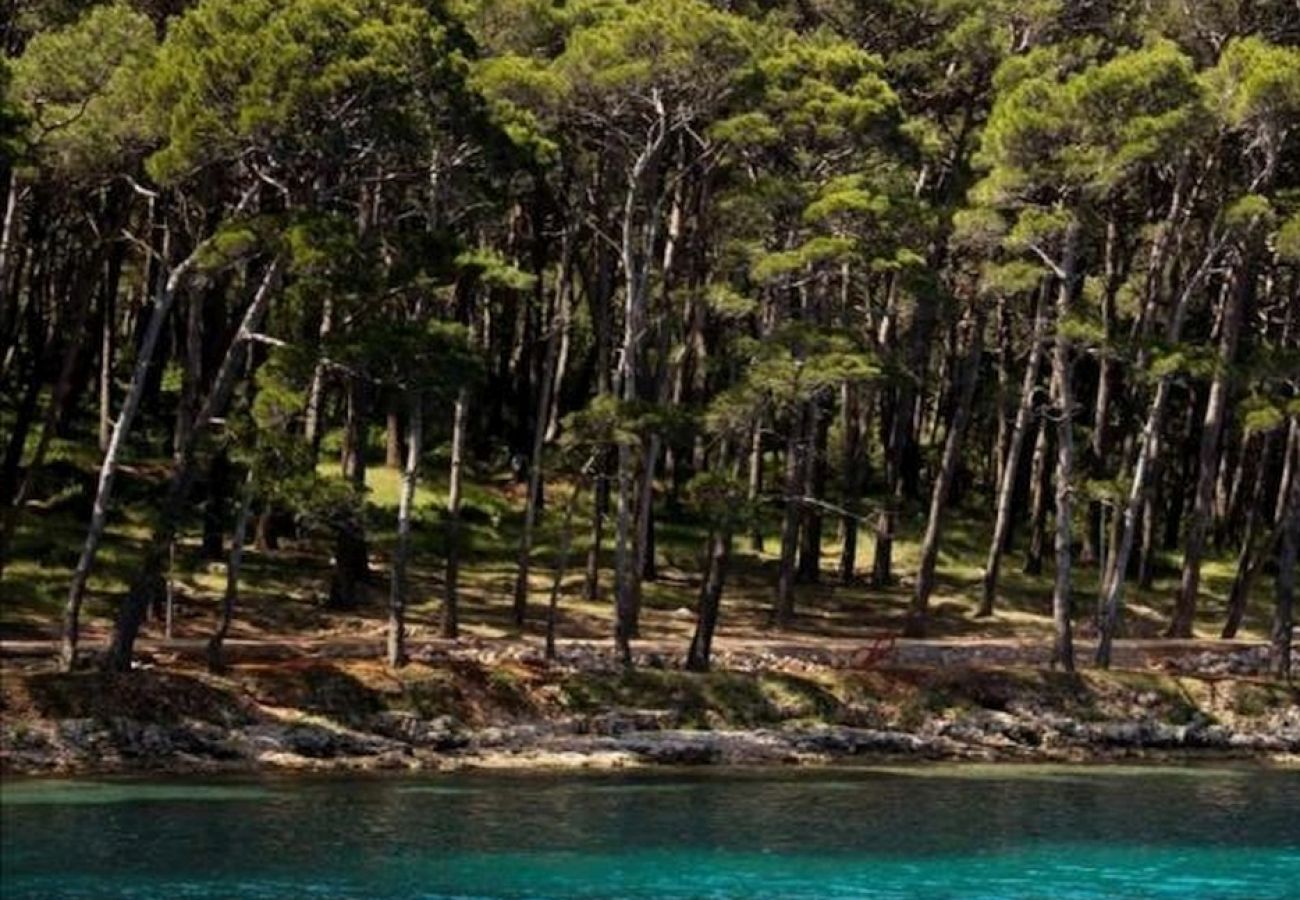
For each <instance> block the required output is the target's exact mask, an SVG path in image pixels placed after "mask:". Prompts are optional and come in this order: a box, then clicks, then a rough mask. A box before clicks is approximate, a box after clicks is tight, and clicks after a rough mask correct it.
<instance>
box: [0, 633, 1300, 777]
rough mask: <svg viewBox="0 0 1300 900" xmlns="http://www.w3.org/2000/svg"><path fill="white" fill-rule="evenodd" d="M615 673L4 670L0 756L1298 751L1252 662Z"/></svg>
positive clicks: (347, 763)
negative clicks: (1246, 668)
mask: <svg viewBox="0 0 1300 900" xmlns="http://www.w3.org/2000/svg"><path fill="white" fill-rule="evenodd" d="M643 662H644V663H645V665H644V666H642V667H640V668H638V669H637V670H635V671H631V672H623V671H621V670H619V669H618V668H617V667H615V666H613V665H612V664H611V661H610V660H608V659H607V658H606V657H603V656H601V655H600V654H593V653H590V652H584V653H582V654H578V655H575V656H572V657H570V658H568V659H566V660H564V661H563V664H561V665H557V666H551V667H547V666H546V665H545V664H544V663H543V662H542V661H541V660H540V659H538V658H536V657H535V655H533V654H532V653H531V652H529V651H527V650H521V651H519V652H516V653H513V654H512V653H505V654H503V653H500V652H495V651H494V652H491V653H485V652H482V651H474V650H465V651H461V652H437V653H429V654H425V656H424V658H423V659H421V660H420V661H417V662H415V663H413V664H411V665H410V666H407V667H406V668H404V669H403V670H401V671H400V672H398V673H394V672H392V671H390V670H388V669H387V668H385V667H384V666H383V665H382V664H380V663H378V662H376V661H373V660H364V659H352V660H322V659H304V660H296V661H273V662H262V663H244V664H240V665H237V666H234V667H232V668H231V669H230V670H229V671H228V672H227V673H225V674H223V675H220V676H214V675H210V674H208V673H207V672H204V671H202V670H201V669H199V668H197V667H195V666H193V665H190V664H187V663H185V662H184V661H183V660H181V661H174V662H171V663H169V664H167V665H166V666H163V665H155V666H152V667H147V668H145V669H142V670H140V671H136V672H133V673H131V674H128V675H109V674H103V673H99V672H89V671H88V672H78V673H73V674H63V673H59V672H56V671H54V670H53V669H52V668H51V667H50V666H49V664H48V663H28V664H25V665H19V664H17V663H14V662H12V661H11V662H9V663H6V665H5V667H4V668H3V669H0V677H2V679H3V689H2V690H0V703H2V704H3V706H2V707H0V714H2V716H3V719H2V722H0V772H3V773H6V774H19V773H25V774H36V773H49V774H71V773H103V772H156V771H212V770H253V769H307V770H318V769H383V768H395V769H401V768H454V767H460V766H517V767H542V766H626V765H641V764H656V763H660V764H710V763H718V764H731V765H736V764H740V765H743V764H777V763H794V764H815V763H818V762H826V761H838V760H844V759H848V758H853V757H874V758H915V759H979V760H1021V761H1029V760H1089V759H1098V760H1101V759H1120V758H1123V759H1132V758H1144V757H1159V758H1168V757H1198V758H1199V757H1258V758H1269V759H1294V758H1295V757H1296V756H1297V755H1300V690H1298V689H1297V688H1295V687H1288V686H1285V685H1281V684H1278V683H1276V682H1271V681H1269V680H1267V679H1264V678H1260V677H1256V676H1250V675H1233V674H1223V675H1184V674H1175V673H1170V672H1161V671H1130V672H1109V673H1099V672H1084V673H1080V674H1078V675H1066V674H1063V673H1055V672H1049V671H1044V670H1041V669H1035V668H1028V667H989V666H965V667H963V666H948V667H944V668H929V667H927V668H917V667H903V666H894V667H888V668H882V669H877V670H872V671H855V670H848V669H842V668H834V667H830V666H819V665H816V664H813V663H809V662H808V661H806V660H782V659H780V658H772V657H771V656H770V655H767V656H764V657H763V658H762V659H756V660H744V659H733V660H731V661H730V662H731V663H732V665H733V668H730V669H729V670H726V671H717V672H714V673H711V674H708V675H695V674H690V673H686V672H682V671H680V670H677V669H673V668H666V667H663V666H664V663H663V662H662V661H661V660H658V659H655V658H647V659H645V660H643Z"/></svg>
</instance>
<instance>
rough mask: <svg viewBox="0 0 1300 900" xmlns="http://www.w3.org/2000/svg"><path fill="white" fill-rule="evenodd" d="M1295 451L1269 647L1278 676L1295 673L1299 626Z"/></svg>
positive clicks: (1297, 426)
mask: <svg viewBox="0 0 1300 900" xmlns="http://www.w3.org/2000/svg"><path fill="white" fill-rule="evenodd" d="M1298 431H1300V420H1297V419H1292V420H1291V432H1292V434H1295V433H1296V432H1298ZM1293 447H1294V448H1295V449H1293V450H1292V452H1291V457H1292V458H1291V466H1292V470H1291V484H1290V486H1289V488H1288V489H1287V491H1286V496H1287V500H1286V505H1285V506H1284V507H1283V510H1284V515H1283V517H1282V518H1281V519H1280V520H1279V522H1278V527H1279V528H1280V529H1281V534H1280V535H1279V539H1278V540H1279V548H1278V554H1277V605H1276V606H1275V607H1274V609H1273V628H1272V632H1271V635H1270V637H1271V640H1270V649H1269V668H1270V669H1271V670H1272V671H1273V674H1274V675H1276V676H1277V677H1278V678H1286V679H1290V677H1291V637H1292V632H1293V631H1294V628H1295V582H1296V568H1297V556H1298V555H1300V443H1296V444H1293Z"/></svg>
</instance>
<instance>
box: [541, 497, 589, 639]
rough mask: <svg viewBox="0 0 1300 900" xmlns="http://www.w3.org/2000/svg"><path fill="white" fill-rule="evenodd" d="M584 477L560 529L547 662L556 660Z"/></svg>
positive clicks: (548, 617) (549, 605) (548, 619)
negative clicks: (562, 597) (562, 601)
mask: <svg viewBox="0 0 1300 900" xmlns="http://www.w3.org/2000/svg"><path fill="white" fill-rule="evenodd" d="M581 478H582V476H578V480H577V481H575V482H574V485H573V491H572V492H571V493H570V494H569V502H568V503H566V504H565V505H564V524H563V525H562V526H561V528H560V549H559V550H558V551H557V553H556V556H555V576H554V577H553V578H552V579H551V596H550V599H549V600H548V601H547V603H546V660H547V662H553V661H554V660H555V631H556V628H557V625H558V620H559V613H560V592H561V591H562V590H563V589H564V575H565V572H567V571H568V568H569V548H570V547H572V546H573V511H574V510H575V509H577V506H578V495H580V494H581V493H582V480H581Z"/></svg>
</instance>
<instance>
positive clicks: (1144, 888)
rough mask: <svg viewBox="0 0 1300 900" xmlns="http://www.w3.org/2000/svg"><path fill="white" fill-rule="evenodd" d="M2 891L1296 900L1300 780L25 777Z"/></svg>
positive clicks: (965, 773) (886, 772)
mask: <svg viewBox="0 0 1300 900" xmlns="http://www.w3.org/2000/svg"><path fill="white" fill-rule="evenodd" d="M0 826H2V827H0V896H3V897H5V898H10V897H12V898H20V897H22V898H28V897H30V898H53V897H136V898H209V897H211V898H217V897H221V898H225V897H232V898H233V897H253V898H263V897H265V898H277V900H279V898H296V897H322V898H324V897H349V898H350V897H356V898H362V897H365V898H370V897H374V898H407V897H457V898H579V897H580V898H596V897H635V898H688V897H689V898H730V897H774V898H838V897H898V898H973V897H980V898H1031V897H1032V898H1053V900H1068V898H1117V897H1169V898H1220V897H1221V898H1243V900H1269V898H1300V771H1295V770H1292V771H1277V770H1273V771H1270V770H1266V769H1259V768H1136V767H1135V768H1117V767H1096V768H1084V767H1078V768H1076V767H1006V766H942V767H937V766H936V767H915V768H896V769H879V768H875V769H838V770H830V771H826V770H821V771H787V770H776V771H771V770H769V771H762V772H748V771H747V772H727V771H714V770H708V771H694V772H681V771H671V772H665V771H655V772H650V773H636V774H560V775H535V774H534V775H522V774H521V775H485V774H457V775H448V776H439V777H427V776H400V777H384V778H365V779H344V778H329V779H303V778H263V779H250V780H231V779H207V780H193V779H168V780H163V781H143V780H131V781H119V780H112V781H13V782H7V783H5V784H4V785H3V786H0Z"/></svg>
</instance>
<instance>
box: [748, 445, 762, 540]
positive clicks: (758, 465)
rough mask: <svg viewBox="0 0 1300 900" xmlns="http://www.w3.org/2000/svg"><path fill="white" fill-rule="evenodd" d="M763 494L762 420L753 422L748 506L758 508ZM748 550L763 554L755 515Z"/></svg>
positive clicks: (759, 530) (759, 522)
mask: <svg viewBox="0 0 1300 900" xmlns="http://www.w3.org/2000/svg"><path fill="white" fill-rule="evenodd" d="M762 492H763V420H762V419H757V420H755V422H754V433H753V436H752V437H751V439H750V445H749V493H748V499H749V505H750V506H751V507H753V508H754V509H757V508H758V497H759V494H761V493H762ZM749 548H750V549H751V550H753V551H754V552H755V553H762V552H763V525H762V517H761V516H758V515H755V516H754V524H753V528H752V529H751V530H750V533H749Z"/></svg>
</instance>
